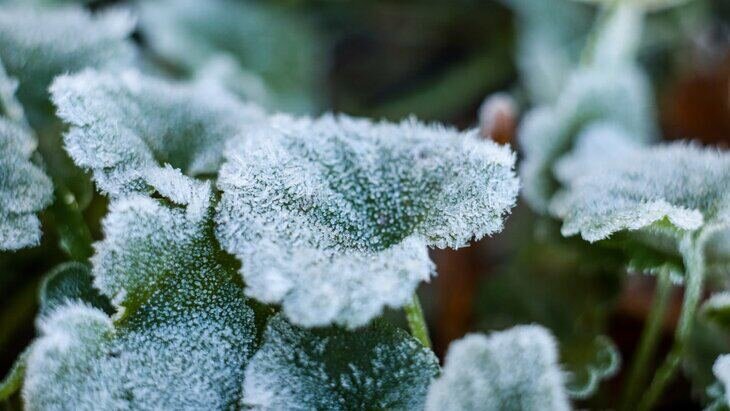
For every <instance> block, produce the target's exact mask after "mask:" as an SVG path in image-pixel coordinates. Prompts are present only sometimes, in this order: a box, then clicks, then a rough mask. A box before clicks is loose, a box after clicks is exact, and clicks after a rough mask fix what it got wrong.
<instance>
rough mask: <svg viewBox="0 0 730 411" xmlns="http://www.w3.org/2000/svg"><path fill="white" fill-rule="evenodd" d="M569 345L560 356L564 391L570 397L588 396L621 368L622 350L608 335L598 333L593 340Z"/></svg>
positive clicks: (582, 397) (581, 397) (580, 397)
mask: <svg viewBox="0 0 730 411" xmlns="http://www.w3.org/2000/svg"><path fill="white" fill-rule="evenodd" d="M573 343H574V345H573V346H572V347H570V348H568V347H565V350H564V352H565V353H567V355H566V356H565V357H564V358H563V362H564V364H565V369H566V371H567V373H568V376H567V377H566V380H567V381H566V391H567V393H568V395H570V396H571V397H572V398H579V399H584V398H589V397H590V396H592V395H593V394H594V393H595V392H596V391H597V390H598V386H599V384H600V383H601V382H602V381H603V380H606V379H609V378H611V377H613V376H615V375H616V373H617V372H618V370H619V368H620V367H621V353H620V352H619V351H618V348H617V347H616V345H615V344H614V343H613V341H611V339H610V338H608V337H606V336H605V335H599V336H597V337H595V338H594V339H593V341H590V340H589V341H585V340H584V341H581V343H582V344H575V342H573Z"/></svg>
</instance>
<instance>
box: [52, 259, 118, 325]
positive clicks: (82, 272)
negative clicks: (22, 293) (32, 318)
mask: <svg viewBox="0 0 730 411" xmlns="http://www.w3.org/2000/svg"><path fill="white" fill-rule="evenodd" d="M92 282H93V277H92V276H91V269H90V268H89V266H88V265H86V264H83V263H79V262H68V263H63V264H60V265H59V266H57V267H56V268H54V269H53V270H51V271H50V272H49V273H48V274H47V275H46V277H45V278H44V279H43V283H42V285H41V292H40V315H41V316H43V315H48V314H50V313H51V312H52V311H53V310H55V309H56V308H58V307H60V306H63V305H64V304H66V303H67V302H69V301H78V302H83V303H85V304H88V305H90V306H92V307H96V308H98V309H100V310H102V311H104V312H106V313H112V312H113V309H112V307H111V304H110V303H109V299H108V298H106V297H105V296H103V295H101V294H100V293H99V290H97V289H96V288H94V286H93V285H92Z"/></svg>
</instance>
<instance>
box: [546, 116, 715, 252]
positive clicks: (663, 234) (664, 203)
mask: <svg viewBox="0 0 730 411" xmlns="http://www.w3.org/2000/svg"><path fill="white" fill-rule="evenodd" d="M556 174H557V175H558V177H559V179H560V180H561V182H562V183H563V184H564V186H565V189H564V190H563V191H561V192H560V193H559V194H558V195H556V197H555V199H554V200H553V202H552V205H551V209H552V212H553V214H554V215H555V216H556V217H559V218H561V219H562V220H563V227H562V233H563V234H564V235H566V236H569V235H574V234H581V236H582V237H583V238H584V239H585V240H588V241H591V242H593V241H598V240H602V239H605V238H608V237H609V236H611V235H612V234H615V233H618V232H621V231H635V230H641V232H640V233H637V237H638V238H639V239H640V240H642V239H646V240H650V241H651V242H652V245H653V246H654V247H655V248H658V249H662V248H670V249H671V248H674V247H676V244H675V243H676V241H674V242H673V241H672V240H673V239H675V240H676V238H675V237H679V235H680V234H681V233H683V232H687V231H693V230H697V229H699V228H702V227H704V228H705V229H706V230H708V233H710V232H713V233H716V236H710V239H711V241H712V240H713V239H714V240H716V239H722V238H726V237H723V236H722V235H720V234H721V233H722V232H725V233H727V230H728V229H730V228H729V227H730V224H728V223H729V222H730V218H728V217H729V215H728V213H727V210H728V204H729V203H728V202H730V197H729V195H730V194H729V193H728V187H730V156H728V155H727V153H724V152H721V151H718V150H717V149H712V148H701V147H699V146H697V145H693V144H687V143H683V142H677V143H672V144H663V145H657V146H652V147H643V146H639V145H637V144H636V143H634V142H633V141H632V140H631V139H630V138H629V137H627V136H625V135H622V133H621V132H619V131H618V130H616V129H614V128H610V127H606V126H601V127H595V128H592V129H589V130H587V131H586V133H585V134H584V135H583V136H581V138H580V141H579V142H578V144H577V146H576V149H575V150H574V152H573V153H571V154H570V155H568V156H566V157H565V158H564V159H563V160H561V162H560V163H559V164H558V165H557V167H556ZM649 235H651V236H649ZM662 238H663V239H665V241H660V240H661V239H662ZM708 244H709V243H708ZM716 248H717V247H716ZM725 257H727V256H725Z"/></svg>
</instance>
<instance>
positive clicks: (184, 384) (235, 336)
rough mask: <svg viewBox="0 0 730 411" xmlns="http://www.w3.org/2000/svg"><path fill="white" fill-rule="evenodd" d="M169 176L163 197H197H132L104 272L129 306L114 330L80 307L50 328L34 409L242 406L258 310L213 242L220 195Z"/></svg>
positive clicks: (34, 350) (30, 403) (61, 312)
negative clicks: (213, 203) (214, 204)
mask: <svg viewBox="0 0 730 411" xmlns="http://www.w3.org/2000/svg"><path fill="white" fill-rule="evenodd" d="M166 174H167V177H168V178H169V179H168V180H167V181H164V188H163V189H162V190H161V192H160V195H164V194H162V193H164V192H167V191H172V192H174V193H180V192H184V193H188V194H190V195H187V196H177V194H176V196H175V198H171V199H162V200H154V199H151V198H149V197H146V196H141V195H138V196H130V197H127V198H125V199H124V200H121V201H116V202H113V203H112V206H111V209H110V213H109V215H108V216H107V217H106V218H105V220H104V231H105V234H106V238H105V239H104V240H103V241H102V242H100V243H98V244H97V254H96V255H95V256H94V258H93V264H94V267H93V271H94V277H95V280H96V285H97V286H98V288H99V289H100V290H101V291H102V292H103V293H104V294H105V295H106V296H108V297H110V298H113V299H114V303H115V304H116V305H117V306H118V308H119V311H118V312H117V313H116V314H115V316H114V317H113V318H114V320H113V321H112V319H110V318H109V317H107V315H106V314H104V313H103V312H102V311H100V310H98V309H93V308H91V307H88V306H85V305H81V304H79V303H72V304H69V305H64V306H62V307H60V308H58V309H56V310H54V311H53V312H52V313H51V314H49V316H48V317H46V318H44V319H42V320H41V321H40V331H41V337H40V338H39V339H38V340H36V341H35V342H34V343H33V345H32V346H31V352H30V357H29V360H28V368H27V377H26V380H25V384H24V387H23V397H24V400H25V404H26V407H27V408H28V409H30V410H34V409H48V408H53V407H54V406H57V405H58V404H63V405H64V406H67V407H69V408H72V409H183V410H187V409H190V410H192V409H231V408H234V407H235V405H236V404H237V403H238V402H239V401H240V399H241V390H242V387H241V381H242V379H243V372H244V369H245V366H246V364H247V362H248V359H249V358H250V357H251V355H252V354H253V349H254V344H255V338H256V327H255V322H254V312H253V309H252V308H251V307H250V306H249V303H248V300H247V299H246V297H245V296H244V293H243V285H242V284H241V281H240V277H239V276H238V274H237V272H236V268H235V266H234V265H232V264H229V263H230V259H227V258H226V256H225V255H224V254H223V252H222V251H221V250H220V249H219V248H218V247H217V243H216V241H215V238H214V236H213V227H212V222H211V220H210V216H211V214H212V210H211V209H210V185H209V184H208V183H201V182H196V181H194V180H191V179H189V178H187V177H184V176H182V175H179V174H178V177H177V180H176V181H177V184H178V185H179V187H177V188H174V189H173V187H172V186H173V185H174V184H175V183H174V181H173V176H174V173H172V172H170V173H166ZM163 180H164V179H163ZM202 193H207V195H208V196H207V198H206V200H205V202H204V204H200V203H199V199H200V198H202V197H203V195H202Z"/></svg>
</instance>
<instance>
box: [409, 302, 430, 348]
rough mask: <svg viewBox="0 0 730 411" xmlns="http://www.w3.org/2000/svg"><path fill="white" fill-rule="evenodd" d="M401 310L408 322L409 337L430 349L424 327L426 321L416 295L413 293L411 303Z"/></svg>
mask: <svg viewBox="0 0 730 411" xmlns="http://www.w3.org/2000/svg"><path fill="white" fill-rule="evenodd" d="M403 309H404V310H405V312H406V319H407V320H408V327H409V328H410V329H411V335H413V337H414V338H415V339H417V340H418V341H420V342H421V344H423V346H424V347H426V348H431V340H430V339H429V338H428V326H427V325H426V319H425V318H424V317H423V309H422V308H421V301H420V300H419V299H418V294H416V293H413V298H412V299H411V302H410V303H408V305H406V306H405V307H403Z"/></svg>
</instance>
